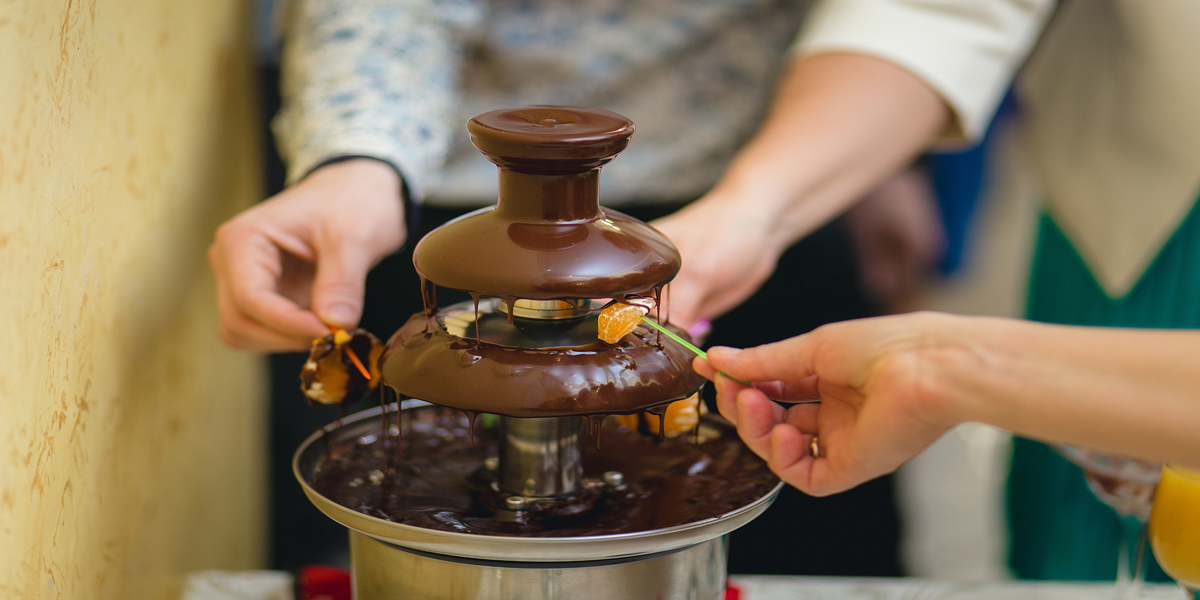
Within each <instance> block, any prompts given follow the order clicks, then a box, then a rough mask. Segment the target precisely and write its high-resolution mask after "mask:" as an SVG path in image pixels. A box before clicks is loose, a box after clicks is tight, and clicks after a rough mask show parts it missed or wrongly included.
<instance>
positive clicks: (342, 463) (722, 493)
mask: <svg viewBox="0 0 1200 600" xmlns="http://www.w3.org/2000/svg"><path fill="white" fill-rule="evenodd" d="M403 412H406V413H412V414H410V415H408V416H406V417H405V419H404V424H403V426H402V431H403V435H402V440H403V451H402V453H401V455H400V456H399V457H395V456H392V458H391V459H390V460H389V459H388V458H387V456H388V455H391V454H393V453H394V452H396V448H395V438H394V437H392V438H391V440H392V441H391V443H387V444H385V443H384V442H383V441H381V440H380V438H379V436H378V435H377V433H372V434H368V435H365V436H362V437H360V438H357V439H354V440H349V441H346V442H342V443H340V444H338V445H337V446H336V447H335V448H334V451H333V452H332V454H331V455H330V456H328V457H326V458H323V459H321V461H320V462H319V463H318V464H317V466H316V469H315V470H314V473H313V476H312V480H311V485H312V487H313V489H315V490H316V491H317V492H319V493H320V494H321V495H323V496H325V497H327V498H330V499H331V500H333V501H335V502H337V503H338V504H341V505H342V506H345V507H347V508H351V509H353V510H356V511H358V512H361V513H363V514H367V515H371V516H374V517H379V518H382V519H386V520H388V521H392V522H395V523H404V524H408V525H414V526H417V527H424V528H428V529H436V530H439V531H456V532H466V533H475V534H484V535H509V536H526V537H570V536H585V535H602V534H615V533H631V532H637V531H649V530H653V529H661V528H664V527H673V526H676V525H683V524H686V523H693V522H696V521H700V520H704V519H708V518H712V517H717V516H720V515H722V514H725V513H728V512H730V511H733V510H736V509H738V508H741V507H743V506H746V505H747V504H750V503H751V502H754V501H755V500H757V499H759V498H762V497H763V496H765V495H766V494H768V493H770V491H771V489H772V488H773V487H774V486H775V485H776V484H777V483H778V479H776V477H775V476H774V475H773V474H771V472H770V470H769V469H768V468H767V465H766V464H765V463H764V462H763V461H762V460H761V459H759V458H758V457H757V456H755V455H754V454H753V453H752V452H750V450H748V449H747V448H746V447H745V446H744V445H743V444H742V443H741V441H740V440H739V439H738V438H737V434H736V432H735V431H734V430H733V429H732V427H729V426H728V425H725V424H723V423H720V422H718V421H716V420H713V419H706V421H705V424H704V432H703V438H704V439H703V441H702V443H700V444H691V443H688V442H687V441H685V440H684V439H683V438H682V437H680V438H676V439H668V440H665V441H660V440H658V439H656V438H654V437H648V436H645V435H641V434H639V433H638V432H636V431H629V430H628V429H625V428H621V427H619V426H617V425H616V424H615V423H613V422H612V421H609V423H608V424H607V425H604V426H602V427H601V429H602V431H603V433H602V435H603V436H604V437H605V438H606V439H605V444H604V445H605V449H604V450H603V451H600V450H594V449H590V448H588V449H585V451H584V482H585V484H584V488H583V491H582V492H581V493H580V494H579V495H577V496H574V497H572V498H567V499H555V500H545V501H534V502H533V503H532V508H531V509H530V510H527V511H521V512H513V511H508V510H505V509H502V508H500V507H502V506H504V502H503V498H504V496H503V494H501V493H500V492H498V491H496V490H495V488H494V487H493V486H492V481H494V474H492V473H490V472H488V471H486V470H484V469H483V468H482V465H483V462H484V458H485V457H486V456H489V455H490V456H494V455H495V453H496V443H497V441H496V438H495V436H494V435H493V434H492V433H491V432H490V431H488V430H484V431H482V432H480V434H479V435H478V437H479V440H478V441H479V443H478V444H476V447H475V448H470V447H469V446H468V444H467V443H466V441H467V439H466V438H467V437H468V436H469V435H470V433H469V429H470V426H469V423H468V421H467V419H466V418H465V417H463V416H462V415H459V414H458V413H447V412H446V411H444V410H441V409H437V408H434V407H426V408H424V409H417V410H415V411H412V410H410V411H403ZM385 447H386V451H385ZM605 471H620V472H621V473H622V474H623V475H624V476H625V484H624V485H622V486H621V487H618V488H611V487H605V486H603V485H602V484H601V483H600V481H601V476H602V474H603V473H604V472H605Z"/></svg>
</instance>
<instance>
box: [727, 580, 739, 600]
mask: <svg viewBox="0 0 1200 600" xmlns="http://www.w3.org/2000/svg"><path fill="white" fill-rule="evenodd" d="M741 598H742V589H741V588H739V587H738V586H736V585H733V584H732V583H726V584H725V600H741Z"/></svg>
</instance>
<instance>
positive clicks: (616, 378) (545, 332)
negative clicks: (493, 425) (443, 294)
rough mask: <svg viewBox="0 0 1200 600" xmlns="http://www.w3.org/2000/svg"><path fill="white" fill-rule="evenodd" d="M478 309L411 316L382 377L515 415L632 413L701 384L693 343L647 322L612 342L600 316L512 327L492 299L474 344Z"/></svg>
mask: <svg viewBox="0 0 1200 600" xmlns="http://www.w3.org/2000/svg"><path fill="white" fill-rule="evenodd" d="M472 309H473V306H472V304H471V303H465V304H459V305H455V306H451V307H448V308H446V309H445V310H443V311H440V312H439V313H438V314H437V315H436V316H435V317H432V318H429V319H427V318H426V317H425V315H422V314H417V315H413V317H412V318H411V319H409V321H408V323H406V324H405V325H404V326H403V327H401V328H400V330H398V331H397V332H396V333H395V335H393V336H392V339H391V340H390V341H389V342H388V344H387V349H386V350H385V351H384V355H383V361H382V365H383V379H384V381H386V382H387V384H388V385H390V386H392V387H393V388H395V389H396V390H397V391H398V392H400V393H401V394H403V395H405V396H411V397H414V398H420V399H422V400H425V401H428V402H432V403H434V404H440V405H442V406H450V407H453V408H457V409H459V410H464V411H469V412H484V413H496V414H503V415H508V416H514V417H554V416H567V415H581V414H626V413H633V412H637V411H642V410H646V409H647V408H651V407H654V406H658V405H661V404H664V403H667V402H671V401H674V400H681V399H683V398H687V397H689V396H691V395H692V394H694V393H695V392H696V391H697V390H698V389H699V388H700V386H701V385H702V384H703V383H704V379H703V378H701V377H700V376H699V375H697V374H696V372H695V371H694V370H692V367H691V361H692V354H691V353H690V352H689V351H688V350H686V349H685V348H683V347H682V346H680V345H679V344H677V343H675V342H674V341H672V340H670V339H668V338H667V337H666V336H663V337H661V338H659V336H658V334H657V333H655V332H652V331H650V330H649V328H647V327H645V326H640V327H638V328H637V329H635V330H634V332H633V333H632V334H630V335H627V336H625V337H624V338H622V339H621V341H620V342H618V343H617V344H613V345H609V344H606V343H604V342H601V341H599V340H598V339H597V337H596V315H595V313H591V314H589V315H588V316H585V317H582V318H580V319H577V320H575V321H574V322H573V323H572V324H570V325H569V326H564V325H563V323H561V322H555V323H544V322H538V321H534V320H525V319H521V318H517V319H515V320H514V322H513V323H512V324H510V323H508V321H507V318H506V315H505V314H504V307H503V305H502V304H500V303H498V302H495V301H485V302H483V303H481V305H480V315H481V316H480V319H479V324H480V328H479V336H480V337H479V340H478V341H477V340H476V339H475V337H474V333H475V330H474V318H473V315H474V312H473V310H472ZM448 322H449V323H450V328H449V329H451V331H448V327H447V323H448ZM468 332H469V333H468ZM456 333H457V334H458V335H456ZM521 346H524V347H521ZM531 346H532V347H531Z"/></svg>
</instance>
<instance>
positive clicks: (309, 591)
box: [299, 566, 350, 600]
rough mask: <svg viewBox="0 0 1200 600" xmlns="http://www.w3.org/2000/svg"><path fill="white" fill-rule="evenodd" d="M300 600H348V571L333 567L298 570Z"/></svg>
mask: <svg viewBox="0 0 1200 600" xmlns="http://www.w3.org/2000/svg"><path fill="white" fill-rule="evenodd" d="M299 579H300V600H350V571H347V570H345V569H337V568H334V567H320V566H314V567H304V568H302V569H300V578H299Z"/></svg>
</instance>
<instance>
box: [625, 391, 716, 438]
mask: <svg viewBox="0 0 1200 600" xmlns="http://www.w3.org/2000/svg"><path fill="white" fill-rule="evenodd" d="M697 395H699V394H694V395H692V397H690V398H688V399H686V400H680V401H678V402H672V403H670V404H668V405H667V412H666V413H665V414H664V416H665V417H666V419H667V423H666V426H665V427H663V434H664V435H666V436H667V437H669V438H673V437H679V436H681V435H683V434H685V433H687V432H689V431H692V430H693V429H695V428H696V425H697V424H698V423H700V417H701V416H702V415H706V414H708V407H707V406H705V405H704V403H703V402H697V398H696V396H697ZM697 405H698V406H699V407H700V408H699V410H698V411H697V408H696V406H697ZM614 416H615V417H616V419H617V422H618V423H620V424H621V425H624V426H625V427H628V428H630V429H637V426H638V420H645V422H646V427H647V429H648V430H649V431H650V432H652V433H658V415H654V414H650V413H648V412H644V413H639V414H635V415H614Z"/></svg>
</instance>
